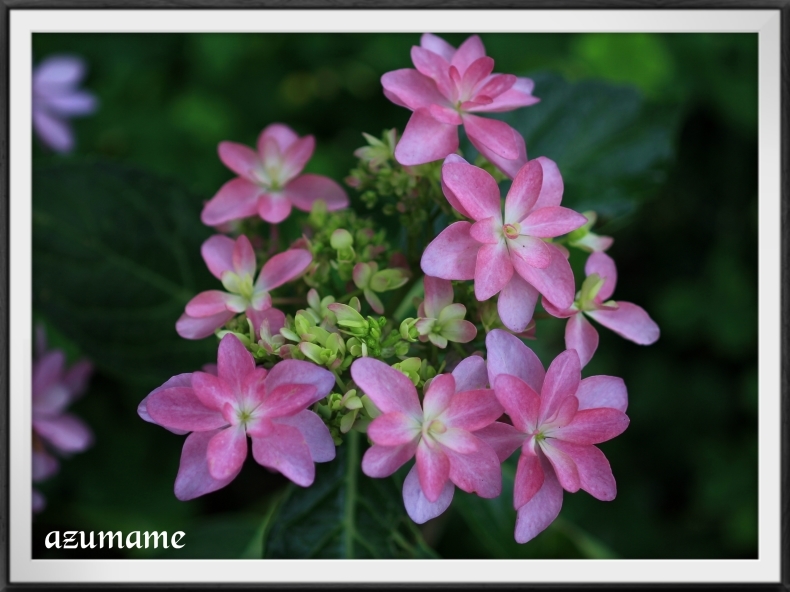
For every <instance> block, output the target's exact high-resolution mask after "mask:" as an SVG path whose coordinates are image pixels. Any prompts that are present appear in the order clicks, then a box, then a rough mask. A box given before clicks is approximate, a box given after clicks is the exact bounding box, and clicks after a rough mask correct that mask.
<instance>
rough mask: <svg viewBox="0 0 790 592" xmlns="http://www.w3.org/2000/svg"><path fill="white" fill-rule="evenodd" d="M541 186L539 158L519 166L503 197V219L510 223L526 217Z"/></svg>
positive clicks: (541, 175)
mask: <svg viewBox="0 0 790 592" xmlns="http://www.w3.org/2000/svg"><path fill="white" fill-rule="evenodd" d="M542 186H543V167H542V166H541V164H540V160H531V161H530V162H528V163H527V164H525V165H524V166H523V167H521V169H519V171H518V174H517V175H516V177H515V179H513V184H512V185H511V186H510V191H508V192H507V197H506V198H505V221H506V222H508V223H510V224H512V223H514V222H521V221H522V220H523V219H524V218H526V217H527V215H528V214H529V213H530V212H531V211H532V207H533V206H534V205H535V202H536V201H537V199H538V195H540V188H541V187H542ZM586 220H587V219H586V218H585V221H586ZM524 234H531V233H529V232H524Z"/></svg>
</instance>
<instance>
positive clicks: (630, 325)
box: [543, 252, 661, 368]
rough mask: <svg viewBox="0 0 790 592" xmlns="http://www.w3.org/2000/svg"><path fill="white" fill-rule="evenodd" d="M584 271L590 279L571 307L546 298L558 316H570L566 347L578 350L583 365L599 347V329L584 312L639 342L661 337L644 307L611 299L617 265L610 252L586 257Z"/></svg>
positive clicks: (651, 341)
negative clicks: (559, 306) (554, 303)
mask: <svg viewBox="0 0 790 592" xmlns="http://www.w3.org/2000/svg"><path fill="white" fill-rule="evenodd" d="M584 272H585V274H586V275H587V278H586V279H585V280H584V283H583V284H582V288H581V290H579V293H578V294H577V295H576V300H575V301H574V302H573V304H572V305H571V306H570V307H569V308H566V309H565V310H561V309H559V308H558V307H556V306H554V305H553V304H552V303H551V302H547V301H545V300H544V301H543V307H544V308H545V309H546V312H548V313H549V314H551V315H553V316H555V317H559V318H566V317H567V319H568V323H567V324H566V325H565V347H566V348H567V349H575V350H576V352H577V353H578V354H579V359H580V360H581V365H582V368H583V367H584V366H586V365H587V363H588V362H589V361H590V360H591V359H592V357H593V354H594V353H595V350H596V349H597V348H598V331H596V330H595V327H593V326H592V324H591V323H590V322H589V321H588V320H587V319H586V318H584V316H585V315H587V316H589V317H590V318H592V319H595V320H596V321H598V322H599V323H601V324H602V325H603V326H604V327H608V328H609V329H611V330H612V331H614V332H615V333H617V334H618V335H620V336H621V337H624V338H625V339H628V340H629V341H633V342H634V343H638V344H639V345H650V344H652V343H655V342H656V341H657V340H658V337H659V335H660V334H661V331H660V329H659V328H658V325H657V324H656V323H655V321H654V320H653V319H651V318H650V315H648V314H647V312H645V310H644V309H643V308H642V307H641V306H637V305H636V304H631V303H630V302H615V301H614V300H608V299H609V298H610V297H611V296H612V293H613V292H614V287H615V284H616V283H617V268H616V267H615V264H614V260H613V259H612V258H611V257H609V255H607V254H606V253H602V252H595V253H592V254H591V255H590V256H589V257H588V258H587V263H586V264H585V266H584Z"/></svg>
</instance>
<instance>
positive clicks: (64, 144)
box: [33, 109, 74, 152]
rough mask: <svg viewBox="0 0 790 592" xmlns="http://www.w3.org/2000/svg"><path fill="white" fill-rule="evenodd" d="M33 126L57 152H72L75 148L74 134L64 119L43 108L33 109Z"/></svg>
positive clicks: (46, 143) (43, 139)
mask: <svg viewBox="0 0 790 592" xmlns="http://www.w3.org/2000/svg"><path fill="white" fill-rule="evenodd" d="M33 128H34V129H35V130H36V133H37V134H38V136H39V138H41V141H42V142H43V143H44V144H45V145H47V146H48V147H50V148H51V149H52V150H54V151H55V152H70V151H71V150H72V149H73V148H74V134H73V133H72V131H71V126H70V125H69V124H68V122H67V121H66V120H64V119H60V118H58V117H55V116H53V115H50V114H49V113H47V112H46V111H44V110H43V109H33Z"/></svg>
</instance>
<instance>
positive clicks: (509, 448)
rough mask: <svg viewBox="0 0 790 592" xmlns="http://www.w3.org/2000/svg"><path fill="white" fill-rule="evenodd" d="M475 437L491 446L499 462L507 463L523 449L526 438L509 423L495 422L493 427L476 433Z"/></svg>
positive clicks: (487, 427) (490, 426)
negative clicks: (516, 451)
mask: <svg viewBox="0 0 790 592" xmlns="http://www.w3.org/2000/svg"><path fill="white" fill-rule="evenodd" d="M475 436H477V437H478V438H480V439H481V440H482V441H483V442H485V443H486V444H488V445H489V446H491V448H493V449H494V451H495V452H496V455H497V458H499V462H505V461H506V460H507V459H508V457H510V455H511V454H513V452H514V451H515V450H516V448H519V447H521V445H522V444H523V443H524V439H525V438H526V436H525V435H524V434H522V433H521V432H519V431H518V430H517V429H516V428H515V427H513V426H512V425H510V424H509V423H502V422H500V421H495V422H494V423H492V424H491V425H488V426H486V427H484V428H483V429H481V430H477V431H476V432H475Z"/></svg>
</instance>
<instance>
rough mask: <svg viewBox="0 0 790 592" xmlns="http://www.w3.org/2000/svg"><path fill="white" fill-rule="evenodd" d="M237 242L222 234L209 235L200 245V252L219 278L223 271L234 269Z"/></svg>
mask: <svg viewBox="0 0 790 592" xmlns="http://www.w3.org/2000/svg"><path fill="white" fill-rule="evenodd" d="M235 246H236V242H235V241H234V240H233V239H232V238H230V237H227V236H224V235H222V234H215V235H214V236H212V237H209V238H208V239H207V240H206V241H205V242H204V243H203V244H202V245H201V247H200V254H201V255H202V256H203V261H205V262H206V266H207V267H208V270H209V271H210V272H211V275H213V276H214V277H215V278H217V279H218V280H221V279H222V273H223V272H225V271H232V270H233V250H234V248H235Z"/></svg>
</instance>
